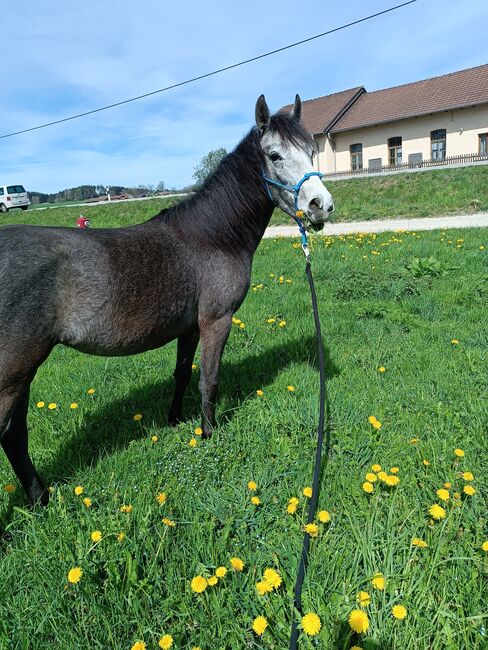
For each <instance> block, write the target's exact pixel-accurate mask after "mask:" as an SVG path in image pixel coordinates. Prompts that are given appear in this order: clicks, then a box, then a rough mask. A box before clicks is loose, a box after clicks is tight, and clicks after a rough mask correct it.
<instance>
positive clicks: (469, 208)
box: [0, 165, 488, 228]
mask: <svg viewBox="0 0 488 650" xmlns="http://www.w3.org/2000/svg"><path fill="white" fill-rule="evenodd" d="M326 185H327V188H328V189H329V191H330V192H331V194H332V196H333V197H334V203H335V212H334V214H333V221H334V222H341V221H358V220H370V219H386V218H393V217H428V216H435V215H444V214H469V213H475V212H480V211H487V210H488V165H482V166H478V167H463V168H458V169H443V170H436V171H431V172H417V173H410V174H407V173H405V174H394V175H390V176H374V177H371V178H354V179H349V180H340V181H329V182H327V183H326ZM179 200H180V199H179V198H177V197H176V198H158V199H152V200H147V201H134V202H127V203H116V202H114V203H112V204H111V205H95V206H89V207H86V208H85V207H65V206H62V207H58V208H56V209H51V210H33V209H31V210H28V211H27V212H21V211H20V210H14V211H13V212H10V213H9V214H8V215H0V224H2V223H38V224H46V225H57V226H74V225H75V221H76V219H77V218H78V216H79V215H80V213H81V212H83V213H84V215H85V216H87V217H90V219H91V225H92V227H94V228H97V227H99V228H112V227H113V228H115V227H121V226H127V225H131V224H133V223H140V222H142V221H144V220H146V219H149V217H152V216H153V215H155V214H156V213H157V212H159V210H161V208H164V207H168V206H170V205H173V204H174V203H176V202H178V201H179ZM40 207H42V206H40ZM271 224H272V225H280V224H290V225H291V224H293V221H292V220H291V219H290V217H289V216H288V215H286V214H285V213H284V212H282V211H281V210H275V211H274V213H273V216H272V218H271Z"/></svg>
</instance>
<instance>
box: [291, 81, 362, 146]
mask: <svg viewBox="0 0 488 650" xmlns="http://www.w3.org/2000/svg"><path fill="white" fill-rule="evenodd" d="M363 92H364V88H363V87H362V86H358V87H357V88H350V89H349V90H342V91H341V92H339V93H333V94H332V95H325V96H324V97H317V98H316V99H307V100H306V101H304V102H302V124H303V127H304V128H305V129H306V130H307V131H308V132H309V133H311V134H312V135H313V134H315V133H323V132H324V131H329V129H330V126H331V125H332V124H334V122H335V121H336V120H337V119H338V118H339V117H340V116H341V115H342V113H343V112H344V110H346V109H347V107H348V106H349V105H350V103H351V102H352V101H354V99H355V98H356V97H357V96H358V95H359V94H361V93H363ZM291 110H293V104H289V105H288V106H283V108H281V109H280V111H279V112H280V113H282V112H288V111H291Z"/></svg>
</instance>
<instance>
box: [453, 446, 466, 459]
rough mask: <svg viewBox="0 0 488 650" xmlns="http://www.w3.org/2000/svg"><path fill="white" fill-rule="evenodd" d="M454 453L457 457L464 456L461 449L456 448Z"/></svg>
mask: <svg viewBox="0 0 488 650" xmlns="http://www.w3.org/2000/svg"><path fill="white" fill-rule="evenodd" d="M454 454H455V455H456V456H457V457H458V458H462V457H463V456H464V451H463V450H462V449H459V448H457V449H455V450H454Z"/></svg>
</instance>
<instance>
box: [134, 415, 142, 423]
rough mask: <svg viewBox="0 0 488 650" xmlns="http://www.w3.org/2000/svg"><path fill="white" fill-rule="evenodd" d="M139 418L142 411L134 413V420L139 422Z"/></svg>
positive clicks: (140, 418)
mask: <svg viewBox="0 0 488 650" xmlns="http://www.w3.org/2000/svg"><path fill="white" fill-rule="evenodd" d="M139 420H142V413H136V414H135V415H134V421H135V422H139Z"/></svg>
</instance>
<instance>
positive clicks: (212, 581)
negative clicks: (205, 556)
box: [207, 576, 219, 587]
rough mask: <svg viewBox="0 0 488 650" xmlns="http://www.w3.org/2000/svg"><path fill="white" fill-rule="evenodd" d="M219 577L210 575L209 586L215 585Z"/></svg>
mask: <svg viewBox="0 0 488 650" xmlns="http://www.w3.org/2000/svg"><path fill="white" fill-rule="evenodd" d="M218 581H219V579H218V578H217V576H210V578H209V579H208V580H207V583H208V586H209V587H215V585H216V584H217V582H218Z"/></svg>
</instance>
